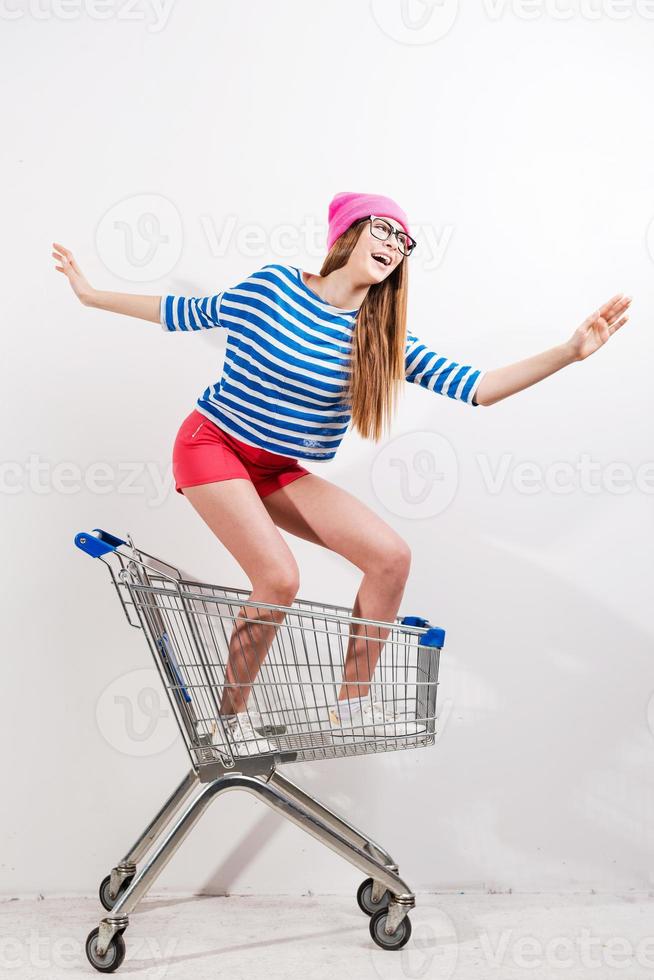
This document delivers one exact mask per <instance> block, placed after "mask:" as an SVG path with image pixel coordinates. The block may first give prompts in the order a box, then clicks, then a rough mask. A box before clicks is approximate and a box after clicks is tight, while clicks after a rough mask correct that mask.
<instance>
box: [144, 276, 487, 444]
mask: <svg viewBox="0 0 654 980" xmlns="http://www.w3.org/2000/svg"><path fill="white" fill-rule="evenodd" d="M356 314H357V310H341V309H339V308H338V307H336V306H331V305H330V304H329V303H326V302H325V301H324V300H322V299H321V298H320V297H319V296H318V295H317V293H315V292H314V291H313V290H312V289H310V288H309V287H308V286H307V285H306V283H305V282H304V279H303V278H302V273H301V270H300V269H298V268H297V267H296V266H292V265H281V264H277V263H271V264H269V265H264V266H263V267H262V268H261V269H259V270H258V271H257V272H254V273H253V274H252V275H251V276H248V278H247V279H244V280H243V282H239V283H238V284H237V285H236V286H233V287H232V288H231V289H225V290H223V291H222V292H219V293H216V294H215V295H213V296H205V297H202V298H196V297H184V296H173V295H168V296H162V298H161V313H160V321H161V326H162V328H163V329H164V330H169V331H173V330H182V331H189V330H208V329H211V328H212V327H224V328H226V329H227V331H228V333H227V346H226V350H225V360H224V364H223V372H222V377H221V379H220V381H218V382H216V383H215V384H213V385H211V386H210V387H208V388H206V389H205V391H204V392H203V393H202V395H201V396H200V397H199V398H198V400H197V404H196V409H197V411H198V412H200V413H201V414H203V415H205V416H206V417H207V418H209V419H210V420H211V421H212V422H215V423H216V425H218V426H220V428H222V429H224V430H225V431H226V432H228V433H230V435H232V436H235V437H236V438H237V439H240V440H241V441H242V442H246V443H248V444H249V445H251V446H257V447H258V448H260V449H266V450H268V451H269V452H273V453H279V454H281V455H283V456H292V457H295V458H296V459H313V460H329V459H332V458H333V457H334V456H335V454H336V450H337V449H338V446H339V444H340V442H341V440H342V439H343V436H344V435H345V432H346V430H347V427H348V425H349V422H350V418H351V412H350V410H349V408H348V406H347V404H346V403H345V401H344V388H345V385H346V382H347V378H348V375H349V371H350V367H349V361H350V358H351V348H352V332H353V330H354V328H355V324H356ZM405 375H406V379H407V381H409V382H411V383H413V384H419V385H422V387H424V388H428V389H430V390H431V391H435V392H438V393H439V394H442V395H447V396H448V397H449V398H455V399H457V400H459V401H463V402H465V403H466V404H468V405H473V406H475V405H476V402H474V401H473V397H474V394H475V392H476V390H477V388H478V386H479V382H480V381H481V378H482V376H483V372H482V371H480V370H478V369H475V368H473V367H471V366H470V365H467V364H465V365H461V364H459V363H458V362H457V361H454V360H451V359H450V358H448V357H445V356H443V355H441V354H437V353H436V352H435V351H433V350H429V349H428V348H427V347H426V345H425V344H423V343H422V341H420V340H419V339H418V337H416V335H415V334H413V333H410V332H407V339H406V348H405Z"/></svg>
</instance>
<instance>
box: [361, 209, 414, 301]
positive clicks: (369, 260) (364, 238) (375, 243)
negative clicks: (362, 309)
mask: <svg viewBox="0 0 654 980" xmlns="http://www.w3.org/2000/svg"><path fill="white" fill-rule="evenodd" d="M380 217H383V218H384V220H385V221H387V222H388V224H389V225H392V227H393V228H395V229H396V230H397V231H404V229H403V227H402V225H401V224H400V223H399V221H395V219H394V218H387V217H386V216H385V215H380ZM404 258H405V257H404V255H402V253H401V252H400V250H399V248H398V244H397V239H396V238H395V235H391V236H390V238H387V239H386V240H385V241H382V240H381V239H379V238H375V236H374V235H373V233H372V231H371V228H370V221H366V222H365V223H364V226H363V230H362V232H361V234H360V235H359V237H358V239H357V243H356V245H355V246H354V248H353V249H352V252H351V253H350V257H349V259H348V262H347V265H348V267H349V268H350V269H351V270H352V273H353V275H355V276H356V277H357V279H358V280H359V281H364V282H368V283H369V284H370V285H371V286H372V285H374V284H375V283H380V282H383V281H384V279H387V278H388V276H390V274H391V273H392V272H393V271H394V270H395V269H396V268H397V267H398V265H399V264H400V262H402V261H403V260H404Z"/></svg>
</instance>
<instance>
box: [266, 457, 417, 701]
mask: <svg viewBox="0 0 654 980" xmlns="http://www.w3.org/2000/svg"><path fill="white" fill-rule="evenodd" d="M262 503H263V505H264V507H265V508H266V510H267V511H268V513H269V514H270V516H271V517H272V519H273V521H274V522H275V524H277V525H278V527H281V528H283V529H284V530H286V531H289V532H290V533H291V534H295V535H297V536H298V537H301V538H304V539H305V540H307V541H311V542H313V543H314V544H319V545H321V546H322V547H323V548H328V549H329V550H331V551H335V552H336V553H337V554H340V555H342V556H343V557H344V558H347V559H348V561H351V562H352V563H353V564H354V565H356V566H357V567H358V568H360V569H361V570H362V571H363V573H364V575H363V579H362V581H361V585H360V587H359V591H358V593H357V596H356V599H355V602H354V605H353V608H352V614H353V615H354V616H359V617H361V618H362V619H376V620H381V621H383V622H391V623H392V622H394V620H395V617H396V616H397V613H398V609H399V607H400V603H401V601H402V596H403V594H404V588H405V585H406V581H407V578H408V575H409V570H410V567H411V552H410V550H409V547H408V545H407V544H406V542H405V541H404V540H403V539H402V538H401V537H400V536H399V535H398V534H397V532H396V531H394V530H393V528H392V527H390V526H389V525H388V524H386V522H385V521H383V520H382V519H381V517H379V516H378V515H377V514H376V513H375V512H374V511H373V510H371V509H370V508H369V507H367V506H366V505H365V504H364V503H362V502H361V501H360V500H358V499H357V498H356V497H354V496H353V495H352V494H350V493H348V492H347V491H346V490H343V489H342V488H341V487H337V486H335V485H334V484H333V483H330V482H329V481H328V480H325V479H323V478H322V477H319V476H315V475H314V474H313V473H312V474H310V475H309V476H303V477H302V479H300V480H295V481H294V482H293V483H290V484H289V485H288V486H286V487H282V489H280V490H276V491H275V492H274V493H271V494H269V495H268V496H267V497H264V499H263V501H262ZM388 634H389V629H388V628H384V627H376V626H370V625H368V624H355V625H354V626H353V629H352V631H351V635H350V639H349V642H348V648H347V655H346V660H345V666H344V673H343V683H342V686H341V689H340V691H339V699H343V698H347V697H357V696H358V695H361V696H365V695H366V694H367V693H368V692H369V690H370V686H369V683H367V682H369V681H370V679H371V677H372V675H373V673H374V670H375V667H376V665H377V661H378V660H379V656H380V654H381V652H382V649H383V645H384V641H385V640H386V639H387V638H388ZM357 680H358V681H362V682H363V683H361V684H356V683H353V682H355V681H357Z"/></svg>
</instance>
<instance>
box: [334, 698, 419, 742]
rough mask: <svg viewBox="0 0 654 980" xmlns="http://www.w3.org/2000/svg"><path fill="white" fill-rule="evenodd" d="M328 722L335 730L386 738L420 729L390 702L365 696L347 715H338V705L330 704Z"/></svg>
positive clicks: (413, 733)
mask: <svg viewBox="0 0 654 980" xmlns="http://www.w3.org/2000/svg"><path fill="white" fill-rule="evenodd" d="M329 724H330V725H331V727H332V728H333V729H335V730H340V731H348V732H359V733H360V734H363V735H370V734H372V735H379V736H382V737H386V738H388V737H389V736H390V737H392V736H394V735H396V736H404V735H416V734H417V733H418V732H419V731H421V728H420V726H419V725H418V724H417V723H416V722H415V721H413V720H411V719H409V718H407V717H405V716H404V715H402V714H396V713H395V712H394V710H393V707H392V705H391V704H383V703H382V702H381V701H377V702H374V701H370V699H369V698H366V699H364V700H363V701H362V704H361V706H360V707H359V705H355V706H354V707H353V708H352V709H351V710H350V714H349V716H346V717H343V719H341V717H340V716H339V712H338V707H337V706H335V705H332V706H331V707H330V709H329Z"/></svg>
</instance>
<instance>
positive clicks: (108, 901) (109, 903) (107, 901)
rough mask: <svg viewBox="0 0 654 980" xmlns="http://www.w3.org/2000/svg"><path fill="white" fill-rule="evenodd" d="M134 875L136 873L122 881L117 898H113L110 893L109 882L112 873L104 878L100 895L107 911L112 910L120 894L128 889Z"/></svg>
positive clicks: (99, 891) (99, 890)
mask: <svg viewBox="0 0 654 980" xmlns="http://www.w3.org/2000/svg"><path fill="white" fill-rule="evenodd" d="M133 877H134V875H131V876H130V877H129V878H124V879H123V881H122V882H121V883H120V888H119V889H118V894H117V895H116V897H115V898H112V897H111V895H110V894H109V883H110V881H111V875H107V877H106V878H103V879H102V884H101V885H100V888H99V889H98V895H99V896H100V901H101V902H102V904H103V905H104V907H105V908H106V910H107V912H111V910H112V908H113V907H114V905H115V904H116V902H117V901H118V899H119V898H120V896H121V895H122V894H123V892H126V891H127V889H128V888H129V886H130V884H131V881H132V878H133Z"/></svg>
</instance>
